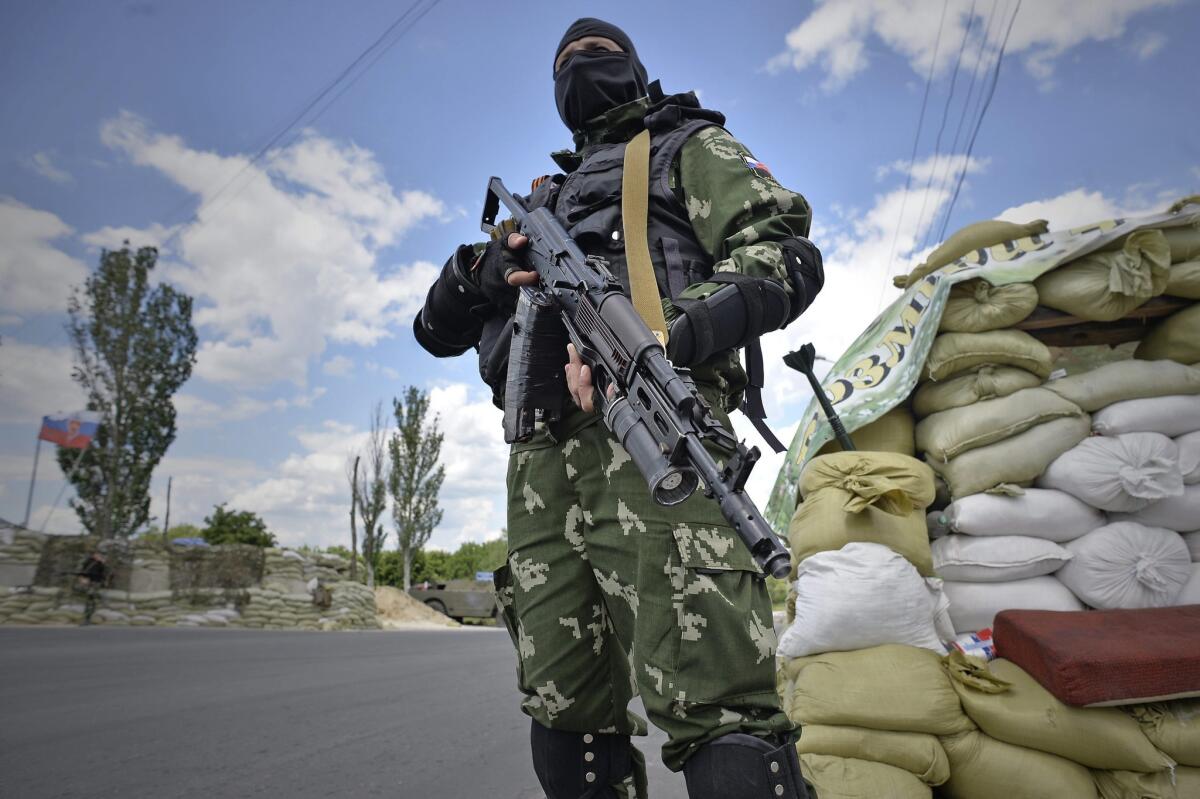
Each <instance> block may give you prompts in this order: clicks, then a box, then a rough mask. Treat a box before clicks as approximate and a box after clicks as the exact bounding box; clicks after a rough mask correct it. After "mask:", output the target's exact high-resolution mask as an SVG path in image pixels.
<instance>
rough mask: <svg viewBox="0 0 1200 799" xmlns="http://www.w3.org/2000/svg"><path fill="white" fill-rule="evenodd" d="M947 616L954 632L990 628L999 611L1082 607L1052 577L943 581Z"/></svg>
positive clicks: (1080, 608)
mask: <svg viewBox="0 0 1200 799" xmlns="http://www.w3.org/2000/svg"><path fill="white" fill-rule="evenodd" d="M944 587H945V590H946V597H947V598H948V599H949V600H950V618H951V619H953V620H954V631H955V632H956V633H960V634H961V633H971V632H975V631H976V630H982V629H983V628H985V627H991V626H992V622H993V621H995V619H996V614H997V613H999V612H1000V611H1002V610H1012V609H1021V610H1083V603H1082V602H1080V601H1079V600H1078V599H1076V598H1075V595H1074V594H1072V593H1071V592H1070V591H1069V590H1068V589H1067V587H1066V586H1065V585H1063V584H1062V583H1060V582H1059V581H1058V580H1057V578H1054V577H1031V578H1029V579H1028V580H1014V581H1013V582H1011V583H960V582H955V581H953V580H947V581H946V583H945V586H944Z"/></svg>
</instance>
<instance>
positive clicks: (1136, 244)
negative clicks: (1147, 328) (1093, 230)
mask: <svg viewBox="0 0 1200 799" xmlns="http://www.w3.org/2000/svg"><path fill="white" fill-rule="evenodd" d="M1170 275H1171V251H1170V248H1169V247H1168V246H1167V240H1166V237H1165V236H1163V234H1162V231H1160V230H1139V231H1137V232H1135V233H1130V234H1129V235H1128V236H1127V237H1126V238H1125V243H1124V245H1123V246H1122V247H1121V249H1120V250H1117V251H1115V252H1095V253H1092V254H1090V255H1085V256H1083V257H1082V258H1077V259H1075V260H1074V261H1071V262H1069V263H1067V264H1064V265H1063V266H1060V267H1058V268H1057V269H1053V270H1051V271H1049V272H1047V273H1045V274H1044V275H1042V276H1041V277H1039V278H1038V279H1037V280H1036V281H1034V285H1035V286H1036V287H1037V292H1038V300H1039V302H1040V303H1041V304H1042V305H1045V306H1046V307H1047V308H1054V309H1056V310H1059V311H1063V312H1064V313H1068V314H1071V315H1073V316H1077V317H1079V318H1081V319H1089V320H1092V321H1095V322H1113V321H1116V320H1117V319H1120V318H1121V317H1123V316H1125V315H1126V314H1128V313H1129V312H1130V311H1133V310H1135V309H1137V308H1138V307H1140V306H1142V305H1144V304H1145V303H1146V301H1147V300H1149V299H1151V298H1152V297H1157V296H1158V295H1160V294H1162V293H1163V291H1165V290H1166V288H1167V280H1168V279H1169V278H1170Z"/></svg>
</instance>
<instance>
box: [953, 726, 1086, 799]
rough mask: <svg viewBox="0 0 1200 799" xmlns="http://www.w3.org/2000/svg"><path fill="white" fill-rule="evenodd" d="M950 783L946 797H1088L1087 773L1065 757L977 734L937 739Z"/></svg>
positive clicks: (1063, 798) (1046, 798)
mask: <svg viewBox="0 0 1200 799" xmlns="http://www.w3.org/2000/svg"><path fill="white" fill-rule="evenodd" d="M942 746H943V747H944V748H945V750H946V756H947V757H948V758H949V760H950V779H949V781H947V782H946V784H945V785H943V786H942V787H941V788H939V789H938V792H939V794H940V795H941V796H944V797H948V799H1016V797H1020V799H1067V797H1070V799H1088V797H1094V796H1095V795H1096V789H1095V788H1094V787H1093V785H1092V775H1091V773H1090V772H1088V770H1087V769H1086V768H1084V767H1083V766H1081V765H1079V764H1078V763H1072V762H1071V761H1070V760H1067V759H1066V758H1062V757H1057V756H1056V755H1051V754H1047V753H1045V752H1039V751H1037V750H1036V749H1027V748H1025V747H1023V746H1014V745H1012V744H1007V743H1004V742H1003V741H997V740H995V739H994V738H989V737H988V736H986V735H984V734H983V733H981V732H967V733H963V734H962V735H956V736H954V737H948V738H942Z"/></svg>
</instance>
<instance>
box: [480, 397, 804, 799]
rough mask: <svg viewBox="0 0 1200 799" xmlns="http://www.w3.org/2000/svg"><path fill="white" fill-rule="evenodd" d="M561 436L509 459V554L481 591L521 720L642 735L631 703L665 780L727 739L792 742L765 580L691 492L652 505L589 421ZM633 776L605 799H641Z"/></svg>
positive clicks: (641, 482)
mask: <svg viewBox="0 0 1200 799" xmlns="http://www.w3.org/2000/svg"><path fill="white" fill-rule="evenodd" d="M561 429H563V430H566V431H569V434H564V435H562V436H561V438H560V439H556V438H555V437H554V436H553V435H552V434H551V433H550V431H549V430H547V429H545V428H542V429H540V430H539V432H538V433H537V435H536V436H535V439H534V440H533V441H531V442H529V443H526V444H518V445H516V446H515V447H514V449H513V455H512V457H511V459H510V461H509V472H508V494H509V506H508V541H509V557H508V562H507V564H506V565H505V566H504V567H501V569H499V570H497V572H496V575H495V580H496V588H497V593H498V596H499V601H500V605H501V608H502V610H503V615H504V619H505V623H506V625H507V627H508V629H509V633H510V634H511V635H512V639H513V643H514V645H515V646H516V648H517V656H518V668H517V676H518V685H519V687H520V690H521V692H522V693H523V694H524V695H525V699H524V702H523V705H522V706H523V709H524V711H525V712H526V713H527V714H528V715H530V716H532V717H533V718H534V719H536V720H537V721H539V722H540V723H542V724H544V725H546V726H548V727H552V728H556V729H563V730H571V731H575V732H591V733H620V734H626V735H644V734H645V732H646V724H645V721H644V720H643V719H641V718H639V717H638V716H636V715H635V714H633V713H630V712H629V711H628V710H627V709H626V706H627V705H628V703H629V701H630V699H632V698H633V697H634V696H636V695H638V694H639V693H640V695H641V697H642V701H643V703H644V705H645V707H646V711H647V714H648V715H649V717H650V721H652V722H653V723H654V724H655V726H657V727H659V728H661V729H663V730H664V731H665V732H666V733H667V736H668V741H667V744H666V745H665V746H664V747H663V760H664V762H665V763H666V764H667V766H668V767H669V768H671V769H673V770H679V769H680V768H682V766H683V762H684V761H685V760H686V759H687V757H688V756H690V755H691V754H692V753H693V752H694V751H695V749H696V747H698V746H699V745H700V744H702V743H704V742H706V741H709V740H711V739H713V738H716V737H718V736H720V735H724V734H726V733H730V732H748V733H752V734H753V733H759V734H764V735H766V734H778V733H788V732H790V731H791V730H792V729H793V726H794V725H793V724H792V723H791V722H790V721H789V720H788V718H787V716H786V715H785V714H784V713H783V711H782V709H781V708H780V704H779V698H778V695H777V694H776V692H775V630H774V627H773V624H772V617H771V602H770V598H769V597H768V596H767V590H766V585H765V581H764V576H763V574H762V572H761V570H760V569H759V568H758V566H757V565H756V564H755V563H754V561H753V559H752V558H751V556H750V554H749V552H748V551H747V550H746V548H745V546H743V545H742V543H741V541H740V540H739V539H738V537H737V535H736V534H735V533H734V532H733V530H732V529H730V528H729V527H728V526H727V525H726V522H725V520H724V518H723V517H722V516H721V514H720V511H719V510H718V508H717V506H716V504H715V503H714V502H713V501H712V500H710V499H708V498H706V497H704V496H703V495H702V493H701V492H697V494H696V495H694V496H693V497H692V498H691V499H689V500H687V501H686V502H684V503H682V504H681V505H678V506H675V507H671V508H666V507H663V506H660V505H657V504H655V503H654V502H653V501H652V500H651V499H650V496H649V492H648V490H647V488H646V482H645V479H644V478H643V477H642V475H641V473H640V472H639V471H638V470H637V467H636V466H635V465H634V464H633V462H632V461H631V460H630V458H629V455H628V454H627V453H626V452H625V450H624V448H623V447H622V446H621V445H620V444H619V443H618V442H617V441H616V439H615V438H613V437H612V435H611V434H610V433H609V432H608V430H607V428H606V427H605V426H604V425H603V424H600V423H599V419H598V417H596V416H595V415H591V414H583V413H582V412H578V411H577V412H575V413H574V414H572V415H571V416H570V417H569V418H568V419H567V420H566V424H565V425H564V426H563V427H562V428H561ZM714 455H716V456H717V457H720V454H718V453H716V452H714ZM637 771H638V773H639V776H638V778H637V779H636V780H634V781H630V782H629V784H627V785H625V786H623V787H620V788H619V790H618V793H619V795H621V796H625V797H632V796H644V795H645V788H644V766H643V765H642V764H641V763H639V765H638V769H637ZM639 785H640V786H641V790H640V791H639V790H638V786H639Z"/></svg>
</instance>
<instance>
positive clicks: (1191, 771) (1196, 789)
mask: <svg viewBox="0 0 1200 799" xmlns="http://www.w3.org/2000/svg"><path fill="white" fill-rule="evenodd" d="M1175 796H1176V797H1178V798H1179V799H1188V797H1193V796H1200V768H1190V767H1188V766H1176V767H1175Z"/></svg>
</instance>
